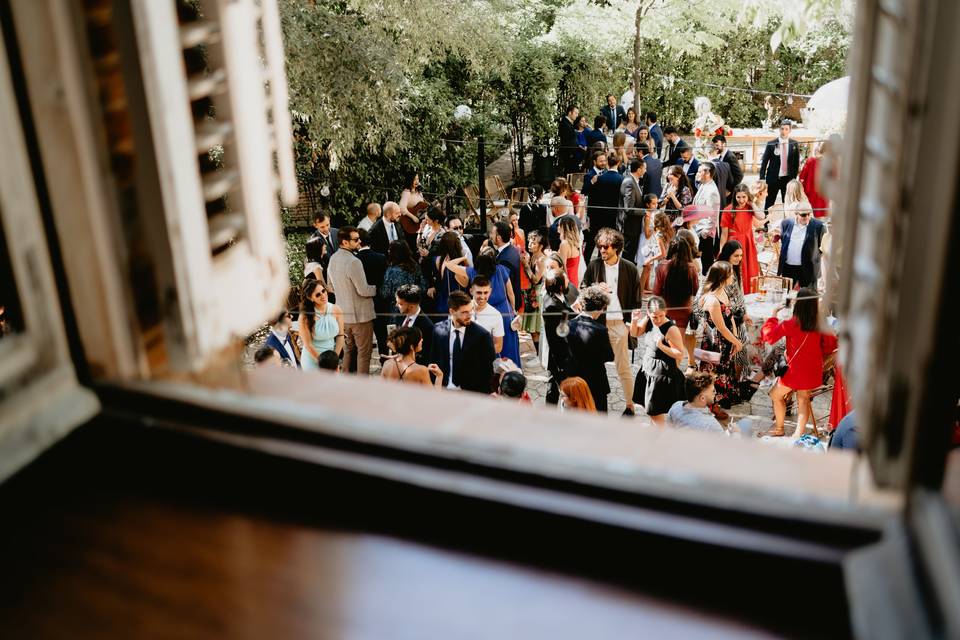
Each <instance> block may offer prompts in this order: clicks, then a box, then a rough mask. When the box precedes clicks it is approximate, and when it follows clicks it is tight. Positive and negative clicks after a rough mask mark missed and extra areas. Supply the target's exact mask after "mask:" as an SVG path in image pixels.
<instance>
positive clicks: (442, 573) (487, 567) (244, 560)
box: [0, 426, 848, 640]
mask: <svg viewBox="0 0 960 640" xmlns="http://www.w3.org/2000/svg"><path fill="white" fill-rule="evenodd" d="M381 482H382V481H381ZM0 513H2V514H3V515H2V519H0V521H2V526H0V529H2V530H0V567H2V569H0V571H2V579H0V629H2V630H3V631H2V632H0V635H2V637H5V638H205V639H207V638H274V639H277V640H279V639H287V638H363V639H366V638H391V639H393V638H399V639H405V638H411V639H412V638H443V639H448V638H497V639H502V638H551V639H556V638H627V637H650V638H698V637H710V638H724V637H730V638H754V637H781V636H793V635H808V634H811V633H814V634H815V635H817V636H819V637H825V636H841V637H842V636H845V635H847V634H848V629H847V627H846V624H845V622H844V609H843V604H842V600H843V596H842V589H841V588H840V580H839V574H834V573H830V572H829V571H828V572H827V573H826V574H824V575H825V576H826V577H825V578H824V579H823V582H822V583H821V584H820V585H818V586H817V587H816V591H817V593H821V592H822V593H825V594H830V598H832V599H834V601H835V602H834V604H835V605H839V606H829V605H828V607H827V609H829V611H826V613H825V614H824V615H820V614H817V615H818V617H819V618H820V619H819V620H818V621H817V622H816V623H814V624H815V628H810V627H809V624H811V623H810V622H809V621H808V620H806V617H807V616H808V615H810V614H804V615H801V616H798V617H797V619H796V620H793V619H791V617H790V615H789V613H790V611H791V609H792V607H791V606H790V605H789V603H787V606H785V607H781V608H779V609H778V605H776V604H774V605H769V604H767V603H765V602H764V599H765V598H764V596H763V595H761V594H764V593H770V591H771V589H772V588H777V589H779V588H782V586H784V585H781V584H773V583H772V582H771V583H767V584H754V585H751V586H740V585H738V582H737V580H736V579H735V577H734V576H733V575H732V569H731V564H732V563H735V562H736V559H735V558H733V557H732V556H729V555H726V556H719V555H718V556H714V557H713V560H711V556H710V555H709V554H706V555H703V554H699V553H698V552H691V553H690V554H689V555H687V554H685V553H683V552H682V551H678V550H677V549H672V548H670V547H664V546H660V547H657V546H654V543H653V542H652V541H651V540H649V539H643V538H637V539H636V540H635V541H634V542H635V543H631V542H630V541H629V540H627V539H626V538H624V539H623V542H625V543H626V546H625V547H623V546H620V545H619V544H616V545H611V546H610V548H613V547H614V546H616V547H618V549H619V550H618V553H621V554H622V553H623V549H624V548H626V549H628V551H627V553H626V555H621V556H619V557H613V558H611V557H610V555H609V554H608V553H606V550H604V549H594V548H590V547H589V544H590V543H589V542H588V530H587V529H583V530H581V532H580V533H578V532H577V531H576V530H575V529H573V530H571V529H567V528H561V527H559V526H557V523H556V522H553V523H551V522H550V521H546V522H545V521H543V520H542V519H537V520H532V519H530V520H524V519H523V518H522V517H517V514H515V513H513V512H511V511H509V510H506V509H502V510H499V511H498V510H496V509H493V508H492V507H491V508H489V509H488V508H487V507H485V506H483V505H475V508H474V507H471V508H468V509H464V508H463V505H462V504H461V503H459V502H457V503H455V502H451V501H444V500H443V499H440V498H438V497H436V496H430V495H428V494H427V493H426V492H424V493H422V494H417V493H411V492H401V493H393V492H392V490H391V488H390V487H389V486H386V485H384V484H378V483H377V482H365V481H363V480H360V479H354V480H351V479H350V478H344V477H343V476H342V475H340V474H335V473H323V472H318V471H317V470H316V469H315V468H307V467H306V466H301V465H299V464H298V463H289V462H282V463H281V462H277V461H265V460H264V459H263V457H262V456H259V455H258V454H253V453H247V452H234V451H232V450H227V451H225V450H223V449H222V448H221V447H219V446H216V445H211V444H208V443H201V442H197V441H194V440H191V439H188V438H186V437H184V436H173V435H167V434H157V433H150V432H146V433H145V434H141V433H136V434H124V433H122V432H119V431H117V430H116V429H115V428H113V427H106V428H104V427H101V426H95V427H86V428H84V429H82V430H81V432H80V433H78V434H75V435H74V436H71V437H70V438H68V440H67V441H65V442H64V443H62V444H61V445H59V446H58V447H57V448H56V449H55V450H53V451H52V452H51V453H49V454H48V455H47V456H45V457H44V458H41V459H40V460H39V461H38V462H37V463H35V464H34V465H32V466H31V467H28V468H27V470H26V471H25V472H23V473H21V474H20V475H19V476H16V477H15V478H14V479H12V480H11V481H9V482H8V483H6V484H5V485H3V486H0ZM551 532H553V535H551ZM538 540H539V541H541V543H540V544H538ZM631 544H633V547H632V549H631ZM681 553H683V555H679V554H681ZM671 556H672V559H671ZM558 558H559V561H558V560H557V559H558ZM618 563H619V566H620V568H623V567H635V570H634V573H635V579H633V578H632V579H631V580H629V581H627V582H624V581H620V580H610V579H606V578H605V577H603V576H604V574H605V571H604V569H603V568H604V567H605V566H607V565H609V566H611V567H612V566H616V565H617V564H618ZM757 569H758V568H757V567H754V568H753V569H750V568H749V567H748V566H747V565H744V566H743V571H744V572H745V575H751V571H755V570H757ZM774 569H775V571H774ZM782 571H784V569H783V567H770V573H769V575H767V576H766V578H762V579H764V580H768V579H769V580H773V579H775V578H776V577H777V576H778V575H779V576H780V577H782V578H784V579H788V578H789V575H790V574H789V573H780V572H782ZM756 575H761V574H756ZM723 585H727V587H726V588H727V590H728V592H727V593H724V592H723ZM718 587H719V588H718ZM754 593H755V594H756V595H747V594H754ZM796 600H797V601H804V602H807V603H810V602H811V600H810V598H809V596H807V595H804V596H802V597H800V596H799V594H797V597H796ZM818 607H819V605H818ZM798 625H799V626H798ZM805 625H807V626H805ZM824 625H826V628H824Z"/></svg>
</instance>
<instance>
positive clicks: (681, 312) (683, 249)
mask: <svg viewBox="0 0 960 640" xmlns="http://www.w3.org/2000/svg"><path fill="white" fill-rule="evenodd" d="M699 287H700V270H699V269H698V268H697V265H696V263H695V262H694V261H693V256H692V255H691V247H690V243H689V242H687V241H686V240H684V239H683V238H681V237H679V236H678V237H675V238H674V239H673V240H672V241H671V242H670V246H669V247H668V248H667V259H666V260H664V261H663V262H661V263H660V265H659V266H658V267H657V270H656V275H655V276H654V282H653V293H654V295H657V296H661V297H662V298H663V299H664V300H666V302H667V317H668V318H670V320H672V321H673V322H674V324H676V325H677V327H678V328H679V329H680V331H681V332H682V333H683V334H684V336H683V346H684V348H686V350H687V357H688V360H687V362H688V363H689V365H690V366H691V367H692V366H693V349H694V347H695V346H696V335H694V334H693V333H691V334H690V335H686V330H687V326H689V324H690V315H691V313H692V312H693V296H695V295H696V294H697V289H698V288H699Z"/></svg>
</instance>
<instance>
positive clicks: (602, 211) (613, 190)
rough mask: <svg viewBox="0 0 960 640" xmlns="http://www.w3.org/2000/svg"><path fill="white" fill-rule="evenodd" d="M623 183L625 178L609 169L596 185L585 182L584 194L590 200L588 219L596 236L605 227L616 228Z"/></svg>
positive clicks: (598, 179)
mask: <svg viewBox="0 0 960 640" xmlns="http://www.w3.org/2000/svg"><path fill="white" fill-rule="evenodd" d="M622 182H623V176H622V175H620V174H619V173H617V172H616V171H611V170H609V169H607V170H606V171H604V172H603V173H601V174H600V176H599V177H597V181H596V183H594V184H590V183H589V182H587V181H586V180H585V181H584V184H583V190H582V193H585V194H587V195H588V196H589V198H590V199H589V200H587V219H588V220H590V229H591V230H592V231H593V233H594V234H595V233H597V232H598V231H600V229H602V228H603V227H615V226H616V224H617V210H618V209H619V208H620V184H621V183H622Z"/></svg>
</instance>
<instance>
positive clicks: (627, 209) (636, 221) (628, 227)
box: [620, 158, 647, 258]
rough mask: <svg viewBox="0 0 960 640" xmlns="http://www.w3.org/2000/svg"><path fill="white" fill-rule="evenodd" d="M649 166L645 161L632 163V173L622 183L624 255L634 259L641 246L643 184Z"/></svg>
mask: <svg viewBox="0 0 960 640" xmlns="http://www.w3.org/2000/svg"><path fill="white" fill-rule="evenodd" d="M646 172H647V165H646V163H644V161H643V160H641V159H639V158H634V159H633V160H631V161H630V172H629V173H627V175H625V176H623V182H622V183H620V213H621V221H622V222H621V224H620V229H621V230H622V231H623V239H624V255H626V256H627V257H628V258H633V257H634V256H635V255H637V248H638V247H639V246H640V234H641V233H642V232H643V219H644V212H643V194H644V189H643V184H644V182H646V181H645V180H644V177H645V174H646Z"/></svg>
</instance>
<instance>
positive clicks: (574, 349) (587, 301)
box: [566, 286, 614, 413]
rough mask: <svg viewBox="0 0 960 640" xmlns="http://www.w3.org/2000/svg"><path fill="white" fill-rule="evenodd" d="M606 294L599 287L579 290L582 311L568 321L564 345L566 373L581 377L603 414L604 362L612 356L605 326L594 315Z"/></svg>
mask: <svg viewBox="0 0 960 640" xmlns="http://www.w3.org/2000/svg"><path fill="white" fill-rule="evenodd" d="M608 300H609V296H608V295H607V294H606V293H605V292H604V291H603V289H601V288H600V287H596V286H595V287H587V288H586V289H583V290H581V292H580V304H581V306H582V307H583V312H582V313H581V314H580V315H578V316H577V317H575V318H573V319H572V320H571V321H570V322H569V325H570V334H569V335H568V336H567V345H568V347H569V350H570V360H569V366H568V368H567V372H566V373H567V376H569V377H573V376H578V377H580V378H583V379H584V380H585V381H586V383H587V386H588V387H590V394H591V395H592V396H593V403H594V404H595V405H596V406H597V411H602V412H604V413H606V411H607V394H608V393H610V382H609V381H608V380H607V367H606V363H608V362H610V361H611V360H613V359H614V354H613V349H612V348H611V347H610V336H609V335H608V333H607V327H606V326H604V324H603V322H602V321H600V320H598V318H599V317H600V316H601V315H603V312H604V311H605V310H606V309H607V302H608Z"/></svg>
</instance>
